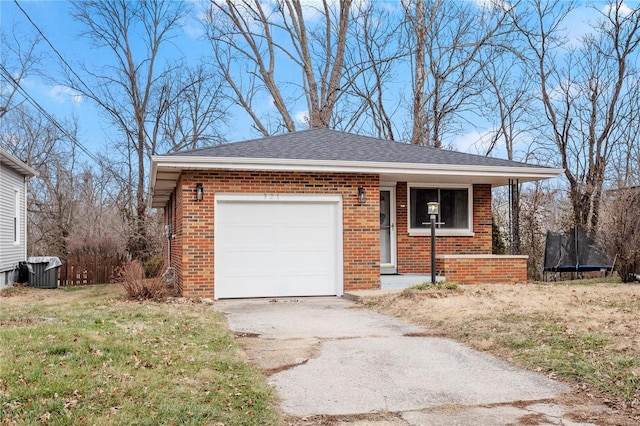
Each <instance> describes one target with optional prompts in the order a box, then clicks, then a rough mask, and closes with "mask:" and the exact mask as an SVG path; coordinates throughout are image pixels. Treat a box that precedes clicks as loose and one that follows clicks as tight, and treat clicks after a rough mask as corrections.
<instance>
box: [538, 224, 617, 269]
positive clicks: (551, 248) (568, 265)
mask: <svg viewBox="0 0 640 426" xmlns="http://www.w3.org/2000/svg"><path fill="white" fill-rule="evenodd" d="M603 269H604V270H609V271H611V270H613V262H612V261H611V259H609V258H608V257H607V255H606V254H605V253H603V252H602V250H600V249H599V248H598V246H597V244H596V243H595V241H594V239H593V237H592V236H591V235H589V234H588V233H587V231H585V230H584V229H581V228H573V229H571V230H570V231H569V232H567V233H566V234H561V233H557V232H551V231H547V239H546V242H545V250H544V267H543V271H544V272H589V271H600V270H603Z"/></svg>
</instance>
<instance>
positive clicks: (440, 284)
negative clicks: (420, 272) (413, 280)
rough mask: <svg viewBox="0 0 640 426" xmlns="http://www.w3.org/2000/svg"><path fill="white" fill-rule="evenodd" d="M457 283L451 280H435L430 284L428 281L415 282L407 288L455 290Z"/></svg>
mask: <svg viewBox="0 0 640 426" xmlns="http://www.w3.org/2000/svg"><path fill="white" fill-rule="evenodd" d="M457 289H458V283H455V282H452V281H436V283H435V284H431V282H430V281H425V282H423V283H421V284H416V285H414V286H411V287H409V290H418V291H429V290H457Z"/></svg>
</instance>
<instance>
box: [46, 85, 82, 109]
mask: <svg viewBox="0 0 640 426" xmlns="http://www.w3.org/2000/svg"><path fill="white" fill-rule="evenodd" d="M49 96H50V97H51V98H52V99H53V100H54V101H56V102H58V103H61V104H62V103H66V102H67V101H71V102H73V103H74V104H76V105H80V104H82V101H83V98H82V95H81V94H80V93H78V92H76V91H75V90H73V89H71V88H70V87H68V86H62V85H55V86H51V88H50V89H49Z"/></svg>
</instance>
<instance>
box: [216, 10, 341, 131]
mask: <svg viewBox="0 0 640 426" xmlns="http://www.w3.org/2000/svg"><path fill="white" fill-rule="evenodd" d="M351 1H352V0H340V1H339V2H338V3H337V6H334V5H333V3H332V2H330V1H328V0H323V1H322V4H321V6H320V7H319V8H314V7H311V6H308V7H303V5H302V3H301V1H300V0H283V1H281V2H276V3H273V4H270V3H261V2H259V1H257V0H256V1H250V0H242V1H234V0H226V1H223V0H213V1H212V5H211V10H210V13H209V16H208V19H207V23H206V24H207V28H208V30H207V34H208V37H209V39H210V40H211V44H212V51H213V55H214V58H215V63H216V65H217V66H218V67H219V69H220V73H221V75H222V77H223V78H224V80H225V81H226V82H227V84H228V86H229V87H230V88H231V90H232V92H233V98H234V101H235V102H236V104H237V105H239V106H240V107H241V108H243V109H244V110H245V112H246V113H247V114H248V115H249V117H250V118H251V120H252V121H253V125H254V128H255V129H256V130H257V131H258V132H260V133H261V134H263V135H264V136H267V135H269V134H271V133H275V132H278V131H281V130H285V131H288V132H293V131H295V130H296V119H295V110H293V108H294V107H296V106H299V104H298V103H297V102H298V100H300V99H304V100H305V102H304V106H305V107H306V113H307V120H308V123H309V126H310V127H328V126H329V125H330V122H331V118H332V115H333V113H334V110H335V107H336V103H337V102H338V99H339V98H340V97H341V96H342V93H343V92H342V90H341V88H342V85H343V81H342V80H343V71H344V56H345V48H346V43H347V30H348V27H349V17H350V9H351ZM310 15H312V16H313V18H312V19H310V18H309V16H310ZM277 61H278V65H277V64H276V62H277ZM296 74H297V76H296ZM267 99H270V101H271V102H272V103H273V106H274V107H275V108H276V110H277V114H278V117H277V122H276V124H275V125H274V123H273V121H270V119H271V117H270V116H269V115H268V114H263V113H261V112H260V108H259V106H258V105H257V102H265V101H266V100H267Z"/></svg>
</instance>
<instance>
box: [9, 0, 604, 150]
mask: <svg viewBox="0 0 640 426" xmlns="http://www.w3.org/2000/svg"><path fill="white" fill-rule="evenodd" d="M476 1H481V0H476ZM395 3H396V4H397V2H395ZM194 4H197V3H196V2H194ZM20 5H21V7H22V8H23V9H24V10H25V11H26V13H27V14H28V15H29V17H30V18H31V19H32V20H33V21H34V22H35V24H36V25H37V26H38V27H39V28H40V29H41V30H42V32H43V33H44V34H45V35H46V37H47V38H48V39H49V41H50V42H51V43H52V44H53V45H54V46H55V48H56V49H57V50H58V51H59V52H60V53H61V54H62V55H63V56H64V57H65V59H66V60H67V61H68V62H69V63H71V64H74V63H77V62H79V61H84V62H87V63H94V64H95V63H100V62H101V61H102V60H103V59H104V57H103V55H104V54H102V53H101V52H97V51H96V50H95V49H92V48H91V47H90V46H89V45H88V43H87V42H86V39H84V38H82V37H79V36H78V35H79V34H80V33H81V31H82V27H81V26H80V25H79V24H78V23H76V22H75V21H74V20H73V19H72V17H71V13H70V11H71V8H70V4H69V3H68V2H67V1H43V0H39V1H20ZM592 15H593V11H589V10H587V9H585V8H582V9H581V10H578V11H576V12H575V13H574V15H573V19H572V21H571V23H570V25H569V26H568V29H569V31H570V35H571V38H572V39H573V40H577V39H578V38H579V36H581V35H583V34H584V32H585V29H587V28H588V27H587V26H586V25H584V22H585V21H587V20H588V19H589V17H590V16H592ZM0 25H1V26H2V28H3V31H5V32H8V31H9V30H10V28H11V27H12V26H14V25H15V26H16V28H18V29H19V32H21V33H25V34H33V33H34V31H35V28H34V27H33V26H32V25H31V24H30V23H29V21H28V20H27V18H26V17H25V15H24V14H23V13H22V12H21V11H20V10H19V8H18V7H17V6H16V4H15V3H14V1H13V0H0ZM201 34H202V33H201V29H200V27H199V23H197V22H195V21H187V22H184V26H183V34H182V36H181V37H180V38H178V39H176V45H175V50H174V51H175V52H176V54H182V53H183V54H185V55H187V57H188V58H190V60H194V61H195V60H197V59H198V58H199V57H200V56H202V55H207V54H208V53H209V51H210V47H209V45H208V42H206V41H203V40H200V39H199V36H200V35H201ZM40 49H41V52H42V54H43V62H42V66H43V71H45V73H46V74H55V73H56V69H55V67H57V62H58V61H57V58H56V57H55V55H54V53H53V52H52V51H51V49H50V48H49V46H48V45H47V44H46V43H42V44H41V46H40ZM398 84H401V85H402V84H410V81H409V79H408V78H407V81H406V82H404V83H403V82H402V81H399V82H398ZM22 86H23V88H24V89H25V90H27V91H28V92H29V94H30V95H31V96H33V97H34V98H35V99H36V100H37V101H38V102H39V103H40V104H41V105H42V106H43V107H44V108H45V109H46V110H47V111H49V112H50V113H51V114H53V115H54V116H56V117H57V118H58V119H59V120H60V121H62V120H64V119H65V118H68V117H70V116H76V117H77V118H78V120H79V124H80V135H79V140H80V141H81V142H82V143H83V144H84V145H85V146H87V147H88V148H89V149H90V150H92V151H94V152H97V151H100V150H101V148H102V147H105V146H107V144H108V138H109V137H110V136H114V133H113V132H112V131H111V128H110V125H109V123H108V122H107V121H106V120H105V119H104V118H103V117H102V116H101V115H100V113H99V111H98V110H97V108H96V107H95V106H94V105H93V103H92V102H91V101H89V100H87V99H83V98H82V97H80V96H78V95H77V94H74V93H73V92H71V91H70V90H69V89H68V88H66V87H64V86H60V85H57V84H55V83H53V82H52V81H50V80H47V79H45V78H44V77H43V76H40V75H29V76H28V77H27V78H26V79H25V80H24V81H22ZM269 107H270V106H269V102H268V100H265V104H264V108H267V109H268V108H269ZM303 112H304V108H303V106H302V108H301V109H300V110H299V111H298V115H300V114H301V113H303ZM294 115H296V111H294ZM250 125H251V122H250V121H249V119H248V118H247V117H246V116H245V115H237V116H235V117H233V118H232V120H231V122H230V126H229V131H228V133H227V138H228V139H229V140H232V141H233V140H241V139H246V138H250V137H255V136H258V135H257V134H255V133H251V132H250V131H248V129H249V128H250ZM481 134H482V131H480V132H478V131H476V130H471V131H469V132H468V133H466V134H460V135H458V137H457V139H456V140H455V142H454V145H455V146H456V147H457V149H458V150H461V151H466V152H472V153H478V152H479V151H480V148H479V146H478V145H477V144H475V142H477V141H478V138H479V137H480V135H481ZM497 156H503V155H502V154H501V153H498V154H497Z"/></svg>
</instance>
